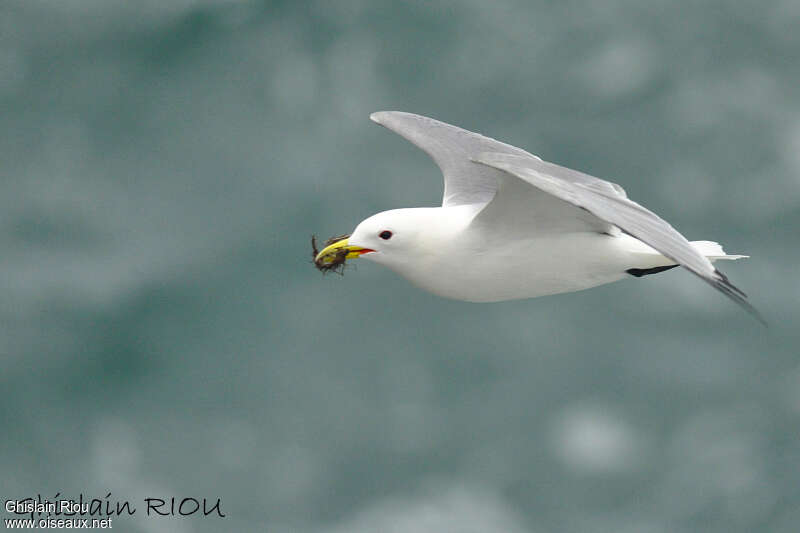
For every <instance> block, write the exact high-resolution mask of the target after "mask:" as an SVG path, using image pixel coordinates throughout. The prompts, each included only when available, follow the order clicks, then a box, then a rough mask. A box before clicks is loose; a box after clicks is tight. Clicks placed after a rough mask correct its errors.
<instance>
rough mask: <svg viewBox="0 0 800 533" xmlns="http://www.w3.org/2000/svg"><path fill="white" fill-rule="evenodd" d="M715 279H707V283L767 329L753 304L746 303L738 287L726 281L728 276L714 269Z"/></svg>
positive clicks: (767, 325)
mask: <svg viewBox="0 0 800 533" xmlns="http://www.w3.org/2000/svg"><path fill="white" fill-rule="evenodd" d="M714 274H715V277H714V278H713V279H709V280H708V281H709V282H710V283H711V284H712V285H713V286H714V288H716V289H717V290H719V291H720V292H722V293H723V294H724V295H725V296H727V297H728V298H730V299H731V300H733V301H734V302H736V303H737V304H739V306H740V307H741V308H742V309H744V310H745V311H747V313H748V314H750V316H752V317H753V318H755V319H756V320H758V322H759V323H760V324H761V325H762V326H764V327H765V328H769V324H768V323H767V321H766V320H765V319H764V316H763V315H762V314H761V313H760V312H759V311H758V309H756V308H755V307H753V304H751V303H750V302H748V301H747V295H746V294H745V293H744V291H742V290H741V289H740V288H739V287H737V286H736V285H734V284H733V283H731V282H730V280H729V279H728V276H726V275H725V274H723V273H722V272H720V271H719V270H717V269H714Z"/></svg>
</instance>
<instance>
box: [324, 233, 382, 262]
mask: <svg viewBox="0 0 800 533" xmlns="http://www.w3.org/2000/svg"><path fill="white" fill-rule="evenodd" d="M342 250H347V255H346V256H344V258H345V259H355V258H356V257H359V256H360V255H361V254H366V253H369V252H374V251H375V250H370V249H369V248H362V247H361V246H351V245H350V244H349V243H348V241H347V239H342V240H340V241H336V242H335V243H333V244H331V245H330V246H326V247H325V248H323V249H322V251H321V252H320V253H318V254H317V257H315V258H314V262H315V263H319V262H320V261H321V262H323V263H333V262H334V260H336V259H337V258H340V257H341V253H342Z"/></svg>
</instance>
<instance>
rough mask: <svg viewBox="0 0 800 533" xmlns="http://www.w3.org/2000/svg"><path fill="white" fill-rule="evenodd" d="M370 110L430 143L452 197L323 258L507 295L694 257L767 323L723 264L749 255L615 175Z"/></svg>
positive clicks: (557, 288) (570, 286)
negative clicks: (706, 235)
mask: <svg viewBox="0 0 800 533" xmlns="http://www.w3.org/2000/svg"><path fill="white" fill-rule="evenodd" d="M370 118H371V119H372V120H373V121H374V122H377V123H378V124H380V125H382V126H385V127H386V128H388V129H390V130H392V131H394V132H395V133H397V134H399V135H401V136H402V137H404V138H406V139H407V140H409V141H410V142H411V143H413V144H414V145H416V146H417V147H419V148H421V149H422V150H424V151H425V152H426V153H427V154H428V155H429V156H430V157H431V158H432V159H433V161H434V162H435V163H436V164H437V165H438V166H439V169H441V171H442V174H443V175H444V198H443V199H442V206H441V207H415V208H406V209H393V210H391V211H384V212H382V213H378V214H376V215H373V216H371V217H369V218H367V219H366V220H364V221H363V222H361V223H360V224H359V225H358V226H357V227H356V228H355V230H354V231H353V232H352V234H350V235H349V236H345V237H343V238H340V239H339V240H337V241H336V242H333V243H332V244H330V245H329V246H327V247H325V248H324V249H323V250H322V251H320V252H319V253H318V254H317V255H316V257H315V263H316V264H317V266H318V267H320V268H321V269H326V268H331V267H332V266H338V264H339V263H341V262H343V261H344V260H345V259H352V258H356V257H364V258H365V259H370V260H372V261H375V262H376V263H380V264H382V265H385V266H387V267H389V268H390V269H392V270H394V271H395V272H397V273H398V274H400V275H401V276H403V277H405V278H407V279H408V280H410V281H411V282H412V283H413V284H415V285H417V286H419V287H421V288H423V289H425V290H428V291H430V292H432V293H434V294H438V295H440V296H443V297H446V298H452V299H456V300H466V301H471V302H496V301H501V300H513V299H519V298H533V297H535V296H543V295H547V294H556V293H560V292H571V291H578V290H582V289H588V288H590V287H595V286H597V285H603V284H605V283H611V282H612V281H617V280H620V279H623V278H626V277H631V276H635V277H641V276H646V275H648V274H655V273H657V272H662V271H664V270H668V269H670V268H674V267H677V266H682V267H684V268H685V269H687V270H689V271H690V272H692V273H693V274H695V275H697V276H698V277H700V278H701V279H702V280H703V281H705V282H707V283H708V284H709V285H711V286H712V287H714V288H715V289H717V290H719V291H721V292H722V293H723V294H725V295H726V296H727V297H729V298H730V299H732V300H733V301H735V302H736V303H737V304H739V305H741V306H742V307H743V308H745V309H746V310H747V311H748V312H750V313H751V314H752V315H753V316H755V317H756V318H757V319H758V320H760V321H761V322H762V323H763V319H762V318H761V316H760V315H759V313H758V311H756V310H755V308H753V306H752V305H750V304H749V303H748V302H747V300H746V299H745V298H746V296H745V294H744V293H743V292H742V291H740V290H739V289H738V288H736V287H735V286H734V285H733V284H732V283H730V281H728V278H727V277H726V276H725V275H724V274H723V273H722V272H720V271H719V270H717V269H716V268H715V267H714V265H713V264H712V262H713V261H717V260H721V259H725V260H732V259H740V258H743V257H747V256H744V255H728V254H726V253H725V252H724V251H723V250H722V247H721V246H720V245H719V244H717V243H715V242H711V241H692V242H689V241H688V240H686V238H685V237H684V236H683V235H681V234H680V233H678V231H676V230H675V229H674V228H673V227H672V226H670V225H669V224H668V223H667V222H666V221H664V220H663V219H661V218H660V217H659V216H658V215H656V214H655V213H653V212H652V211H650V210H648V209H645V208H644V207H642V206H641V205H639V204H637V203H636V202H634V201H632V200H630V199H628V197H627V195H626V194H625V191H624V190H623V189H622V187H620V186H619V185H617V184H616V183H611V182H608V181H605V180H602V179H599V178H595V177H593V176H589V175H588V174H583V173H582V172H578V171H575V170H571V169H568V168H565V167H562V166H559V165H556V164H553V163H548V162H547V161H543V160H542V159H540V158H539V157H537V156H535V155H532V154H529V153H528V152H526V151H525V150H522V149H520V148H516V147H514V146H510V145H508V144H505V143H502V142H499V141H496V140H494V139H490V138H488V137H484V136H482V135H479V134H477V133H472V132H470V131H467V130H464V129H461V128H458V127H456V126H452V125H450V124H445V123H444V122H440V121H438V120H434V119H431V118H428V117H423V116H420V115H414V114H411V113H403V112H399V111H381V112H378V113H373V114H372V115H371V116H370Z"/></svg>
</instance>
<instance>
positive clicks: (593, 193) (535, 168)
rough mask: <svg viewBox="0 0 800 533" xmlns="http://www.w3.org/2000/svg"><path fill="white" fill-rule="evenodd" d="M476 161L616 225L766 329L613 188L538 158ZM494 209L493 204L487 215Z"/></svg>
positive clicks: (731, 290) (688, 248) (702, 264)
mask: <svg viewBox="0 0 800 533" xmlns="http://www.w3.org/2000/svg"><path fill="white" fill-rule="evenodd" d="M473 160H474V161H475V162H476V163H480V164H483V165H486V166H489V167H492V168H495V169H498V170H502V171H504V172H506V173H507V176H513V177H515V178H519V179H520V180H523V181H524V182H526V183H528V184H530V185H533V186H534V187H536V188H537V189H540V190H542V191H544V192H546V193H548V194H550V195H553V196H555V197H557V198H560V199H561V200H563V201H565V202H568V203H569V204H572V205H574V206H577V207H580V208H582V209H585V210H586V211H588V212H589V213H591V214H592V215H594V216H595V217H597V218H598V219H600V220H603V221H605V222H607V223H609V224H613V225H614V226H616V227H618V228H620V229H621V230H622V231H624V232H626V233H628V234H630V235H632V236H634V237H636V238H637V239H639V240H640V241H642V242H644V243H646V244H648V245H650V246H651V247H653V248H654V249H656V250H658V251H659V252H660V253H661V254H663V255H664V256H665V257H668V258H670V259H672V260H673V261H675V262H676V263H678V264H680V265H681V266H683V267H684V268H686V269H687V270H689V271H690V272H692V273H693V274H695V275H697V276H698V277H700V278H701V279H702V280H703V281H705V282H706V283H708V284H710V285H711V286H712V287H714V288H715V289H717V290H719V291H721V292H722V293H723V294H725V295H726V296H727V297H728V298H730V299H731V300H733V301H734V302H736V303H737V304H739V305H740V306H742V307H743V308H744V309H745V310H747V311H748V312H749V313H751V314H752V315H753V316H755V317H756V318H757V319H758V320H759V321H761V322H762V323H764V320H763V318H761V315H760V314H759V313H758V311H757V310H756V309H755V308H754V307H753V306H752V305H750V303H749V302H748V301H747V300H746V299H745V298H746V295H745V294H744V293H743V292H742V291H741V290H739V289H738V288H736V287H735V286H734V285H733V284H732V283H731V282H730V281H728V278H727V277H726V276H725V275H724V274H723V273H722V272H720V271H719V270H717V269H716V268H714V266H713V265H712V264H711V261H709V260H708V259H707V258H706V257H704V256H703V255H702V254H700V253H699V252H698V251H697V250H695V248H694V247H693V246H692V245H691V244H689V241H688V240H686V238H685V237H684V236H683V235H681V234H680V233H678V231H677V230H675V229H674V228H673V227H672V226H670V225H669V224H668V223H667V222H666V221H664V220H663V219H661V218H660V217H659V216H658V215H656V214H655V213H653V212H652V211H650V210H648V209H645V208H644V207H642V206H641V205H639V204H637V203H636V202H634V201H632V200H629V199H628V198H627V197H626V196H625V195H624V193H620V192H619V191H620V190H621V189H617V188H616V187H614V186H613V184H611V183H610V182H607V181H604V180H600V179H599V178H594V177H592V176H589V175H587V174H583V173H580V172H577V171H575V170H571V169H568V168H564V167H561V166H559V165H555V164H553V163H548V162H546V161H542V160H541V159H538V158H531V157H525V156H519V155H509V154H498V153H484V154H480V155H478V156H477V157H475V158H473ZM491 207H492V205H491V204H489V205H488V206H487V209H488V208H491ZM478 216H479V217H480V216H481V215H480V214H479V215H478Z"/></svg>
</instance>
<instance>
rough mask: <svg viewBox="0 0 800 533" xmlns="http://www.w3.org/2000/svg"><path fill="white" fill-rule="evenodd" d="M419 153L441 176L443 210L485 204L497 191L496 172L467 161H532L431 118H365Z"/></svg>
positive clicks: (385, 114) (397, 114)
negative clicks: (484, 157) (493, 156)
mask: <svg viewBox="0 0 800 533" xmlns="http://www.w3.org/2000/svg"><path fill="white" fill-rule="evenodd" d="M369 118H370V119H372V120H373V121H374V122H377V123H378V124H380V125H381V126H384V127H386V128H388V129H390V130H392V131H393V132H395V133H397V134H398V135H400V136H401V137H403V138H405V139H407V140H408V141H410V142H411V143H412V144H414V145H415V146H417V147H418V148H420V149H422V150H423V151H424V152H425V153H427V154H428V155H429V156H430V157H431V159H433V161H434V162H435V163H436V165H437V166H438V167H439V169H440V170H441V171H442V174H443V176H444V195H443V199H442V205H443V206H444V207H448V206H453V205H461V204H475V203H486V202H488V201H489V200H491V199H492V197H493V196H494V193H495V191H496V190H497V181H498V178H499V174H500V172H499V171H497V170H495V169H493V168H490V167H486V166H482V165H476V164H474V163H473V162H472V161H471V160H470V159H471V158H473V157H476V156H477V155H478V154H480V153H483V152H494V153H500V154H512V155H520V156H526V157H530V158H535V157H536V156H534V155H531V154H529V153H528V152H526V151H525V150H522V149H520V148H516V147H514V146H510V145H508V144H504V143H501V142H500V141H496V140H494V139H490V138H488V137H484V136H483V135H479V134H477V133H473V132H471V131H467V130H464V129H461V128H458V127H456V126H452V125H450V124H446V123H444V122H440V121H438V120H434V119H432V118H428V117H423V116H421V115H414V114H413V113H404V112H401V111H379V112H377V113H373V114H372V115H370V117H369Z"/></svg>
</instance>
